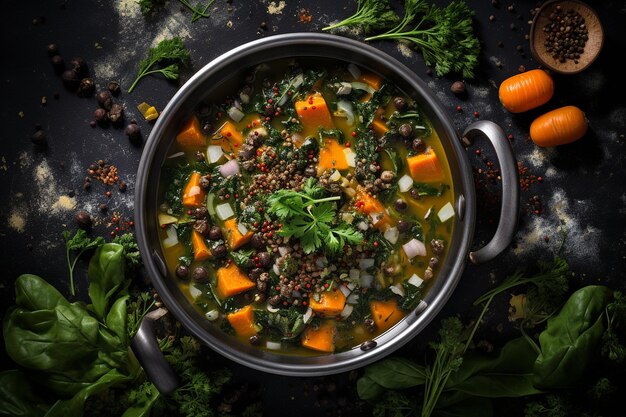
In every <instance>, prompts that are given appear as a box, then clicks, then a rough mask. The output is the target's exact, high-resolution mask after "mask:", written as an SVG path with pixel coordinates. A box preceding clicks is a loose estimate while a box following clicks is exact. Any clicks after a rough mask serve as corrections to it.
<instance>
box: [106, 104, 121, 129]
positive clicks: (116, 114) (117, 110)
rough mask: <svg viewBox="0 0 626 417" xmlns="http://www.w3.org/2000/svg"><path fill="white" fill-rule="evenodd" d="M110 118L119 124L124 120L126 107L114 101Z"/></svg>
mask: <svg viewBox="0 0 626 417" xmlns="http://www.w3.org/2000/svg"><path fill="white" fill-rule="evenodd" d="M109 119H111V122H113V123H114V124H119V123H121V122H122V121H123V120H124V107H123V106H122V105H121V104H119V103H113V104H112V105H111V110H110V111H109Z"/></svg>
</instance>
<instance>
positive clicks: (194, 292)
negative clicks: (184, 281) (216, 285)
mask: <svg viewBox="0 0 626 417" xmlns="http://www.w3.org/2000/svg"><path fill="white" fill-rule="evenodd" d="M189 295H191V298H193V299H194V300H195V299H196V298H198V297H200V296H201V295H202V291H201V290H199V289H198V288H196V287H195V286H193V285H190V286H189Z"/></svg>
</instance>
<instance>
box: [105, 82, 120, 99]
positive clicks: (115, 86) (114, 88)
mask: <svg viewBox="0 0 626 417" xmlns="http://www.w3.org/2000/svg"><path fill="white" fill-rule="evenodd" d="M107 90H109V91H110V92H111V94H113V95H114V96H115V97H117V96H118V95H119V94H120V91H121V88H120V83H118V82H117V81H109V82H108V84H107Z"/></svg>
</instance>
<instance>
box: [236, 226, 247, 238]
mask: <svg viewBox="0 0 626 417" xmlns="http://www.w3.org/2000/svg"><path fill="white" fill-rule="evenodd" d="M237 230H239V233H241V234H242V235H244V236H245V235H246V233H248V228H247V227H246V226H245V225H244V224H243V223H237Z"/></svg>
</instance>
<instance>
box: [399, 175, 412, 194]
mask: <svg viewBox="0 0 626 417" xmlns="http://www.w3.org/2000/svg"><path fill="white" fill-rule="evenodd" d="M411 187H413V178H411V177H409V176H408V175H406V174H404V175H403V176H402V177H400V179H399V180H398V190H400V192H401V193H406V192H407V191H409V190H410V189H411Z"/></svg>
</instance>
